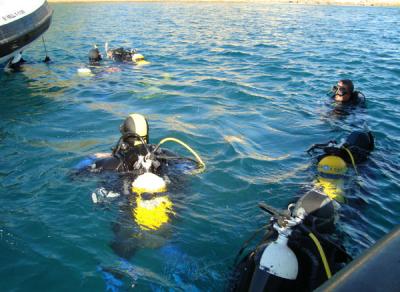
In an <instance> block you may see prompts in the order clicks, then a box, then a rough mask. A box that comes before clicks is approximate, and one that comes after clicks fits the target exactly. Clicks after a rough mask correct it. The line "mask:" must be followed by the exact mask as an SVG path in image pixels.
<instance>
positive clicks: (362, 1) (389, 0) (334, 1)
mask: <svg viewBox="0 0 400 292" xmlns="http://www.w3.org/2000/svg"><path fill="white" fill-rule="evenodd" d="M48 2H50V3H86V2H182V3H185V2H186V3H187V2H232V3H235V2H236V3H237V2H248V3H270V4H273V3H290V4H308V5H346V6H400V0H381V1H380V0H171V1H160V0H48Z"/></svg>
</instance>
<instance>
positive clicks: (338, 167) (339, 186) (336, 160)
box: [315, 155, 347, 203]
mask: <svg viewBox="0 0 400 292" xmlns="http://www.w3.org/2000/svg"><path fill="white" fill-rule="evenodd" d="M317 170H318V176H317V181H316V182H315V185H316V187H317V188H318V189H320V190H321V191H322V192H323V193H324V194H326V195H327V196H328V197H329V198H331V199H332V200H336V201H338V202H340V203H344V202H345V196H344V195H345V194H344V180H343V176H344V175H345V174H346V172H347V165H346V162H345V161H344V160H343V159H342V158H340V157H339V156H335V155H328V156H325V157H324V158H322V159H321V160H320V161H319V162H318V166H317Z"/></svg>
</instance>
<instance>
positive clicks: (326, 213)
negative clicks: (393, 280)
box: [227, 131, 374, 291]
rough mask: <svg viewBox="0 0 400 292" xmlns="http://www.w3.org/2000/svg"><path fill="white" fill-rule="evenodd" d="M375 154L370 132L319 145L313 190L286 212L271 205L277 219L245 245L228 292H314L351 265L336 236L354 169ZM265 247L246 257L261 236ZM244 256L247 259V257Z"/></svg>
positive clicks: (315, 149) (258, 246)
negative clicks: (339, 212) (347, 181)
mask: <svg viewBox="0 0 400 292" xmlns="http://www.w3.org/2000/svg"><path fill="white" fill-rule="evenodd" d="M373 149H374V138H373V136H372V134H371V133H370V132H362V131H354V132H353V133H351V134H350V135H349V136H348V137H347V139H346V140H345V141H344V142H343V143H340V144H339V143H337V142H335V141H330V142H328V143H325V144H315V145H313V146H312V147H311V148H310V149H309V150H308V153H309V154H311V155H314V157H315V158H316V161H317V163H316V164H317V172H318V175H317V179H316V181H315V182H314V183H313V186H312V189H311V190H308V191H307V192H306V193H305V194H303V195H302V196H301V197H300V198H299V199H298V200H297V201H296V202H294V203H292V204H289V205H288V207H287V209H286V210H279V209H276V208H273V207H271V206H269V205H267V204H265V203H260V204H259V207H260V208H261V209H262V210H263V211H265V212H267V213H269V214H270V215H271V217H270V220H269V223H268V224H267V225H266V226H263V227H262V228H260V229H259V230H258V231H256V232H255V233H254V235H253V236H252V237H251V238H250V239H249V240H248V241H246V242H245V243H244V245H243V246H242V248H241V249H240V251H239V253H238V255H237V256H236V258H235V262H234V267H235V268H234V270H233V273H232V274H231V277H230V278H229V282H228V285H227V286H228V287H227V290H228V291H313V290H315V289H316V288H318V287H319V286H320V285H321V284H322V283H324V282H325V281H326V280H327V279H330V278H331V277H332V276H333V275H334V274H335V273H336V272H338V271H339V270H341V269H342V268H343V267H344V266H345V265H346V264H347V263H349V262H350V261H351V257H350V255H349V254H348V253H347V252H346V250H345V249H344V247H343V246H342V244H341V242H340V240H338V239H337V237H336V236H335V234H334V231H335V221H336V213H337V212H336V211H337V209H338V207H339V206H340V204H341V203H344V202H345V194H344V180H345V176H346V175H348V169H349V168H350V167H353V168H354V170H355V172H356V173H357V174H358V172H357V167H356V164H358V163H362V162H364V161H365V160H366V159H367V157H368V155H369V154H370V152H371V151H372V150H373ZM260 232H263V236H262V237H261V240H260V241H259V243H257V244H256V246H255V247H254V248H252V249H250V250H248V251H247V253H244V251H245V250H246V248H247V247H248V245H249V243H250V242H251V241H252V240H253V239H255V238H256V235H257V234H258V233H260ZM243 254H244V256H243Z"/></svg>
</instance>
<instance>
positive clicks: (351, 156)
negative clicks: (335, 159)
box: [343, 147, 358, 175]
mask: <svg viewBox="0 0 400 292" xmlns="http://www.w3.org/2000/svg"><path fill="white" fill-rule="evenodd" d="M343 149H344V150H346V152H347V154H349V156H350V159H351V164H353V168H354V171H355V172H356V174H357V175H358V171H357V167H356V163H355V161H354V157H353V154H352V153H351V151H350V150H349V149H348V148H346V147H343Z"/></svg>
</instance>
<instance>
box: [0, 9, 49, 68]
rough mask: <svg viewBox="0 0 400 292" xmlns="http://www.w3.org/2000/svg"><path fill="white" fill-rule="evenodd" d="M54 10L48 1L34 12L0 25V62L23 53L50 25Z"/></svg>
mask: <svg viewBox="0 0 400 292" xmlns="http://www.w3.org/2000/svg"><path fill="white" fill-rule="evenodd" d="M52 15H53V10H52V9H51V8H50V7H49V5H48V4H47V2H44V3H43V5H42V6H40V7H39V8H38V9H36V10H35V11H33V12H32V13H30V14H28V15H26V16H24V17H22V18H19V19H17V20H15V21H12V22H9V23H6V24H4V25H2V26H1V27H0V64H3V63H5V62H8V61H9V60H11V59H12V58H13V57H14V56H15V55H17V54H19V53H21V52H22V51H23V50H24V49H25V48H26V47H28V46H29V45H30V44H31V43H32V42H33V41H35V40H36V39H37V38H39V37H40V36H41V35H42V34H43V33H45V32H46V30H47V29H48V28H49V27H50V24H51V19H52Z"/></svg>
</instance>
